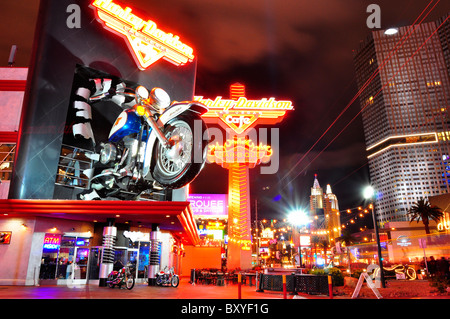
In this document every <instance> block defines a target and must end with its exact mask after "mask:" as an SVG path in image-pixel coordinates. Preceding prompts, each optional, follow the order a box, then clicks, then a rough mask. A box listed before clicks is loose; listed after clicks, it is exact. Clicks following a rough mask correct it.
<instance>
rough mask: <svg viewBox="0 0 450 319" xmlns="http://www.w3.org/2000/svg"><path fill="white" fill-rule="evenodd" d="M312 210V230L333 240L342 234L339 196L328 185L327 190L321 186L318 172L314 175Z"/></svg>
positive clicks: (311, 199) (311, 197)
mask: <svg viewBox="0 0 450 319" xmlns="http://www.w3.org/2000/svg"><path fill="white" fill-rule="evenodd" d="M310 211H311V216H312V218H313V223H312V225H311V231H312V232H313V234H315V235H318V236H320V237H324V238H327V240H328V241H329V242H333V241H334V239H335V238H337V237H340V236H341V220H340V214H339V204H338V200H337V196H336V195H335V194H333V192H332V191H331V186H330V185H327V188H326V192H325V193H324V192H323V188H322V187H320V184H319V180H318V179H317V174H315V175H314V184H313V187H311V196H310Z"/></svg>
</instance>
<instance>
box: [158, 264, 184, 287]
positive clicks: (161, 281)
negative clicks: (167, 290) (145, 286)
mask: <svg viewBox="0 0 450 319" xmlns="http://www.w3.org/2000/svg"><path fill="white" fill-rule="evenodd" d="M179 283H180V277H178V275H177V274H175V273H174V270H173V267H172V268H170V269H167V267H165V268H164V269H163V270H161V271H160V272H159V273H157V274H156V285H158V286H172V287H174V288H176V287H178V285H179Z"/></svg>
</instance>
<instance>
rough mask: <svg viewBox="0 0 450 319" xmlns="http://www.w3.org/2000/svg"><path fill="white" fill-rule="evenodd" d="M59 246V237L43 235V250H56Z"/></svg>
mask: <svg viewBox="0 0 450 319" xmlns="http://www.w3.org/2000/svg"><path fill="white" fill-rule="evenodd" d="M60 246H61V235H55V234H45V237H44V245H43V248H44V250H58V249H59V247H60Z"/></svg>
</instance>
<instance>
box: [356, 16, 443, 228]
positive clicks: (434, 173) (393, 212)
mask: <svg viewBox="0 0 450 319" xmlns="http://www.w3.org/2000/svg"><path fill="white" fill-rule="evenodd" d="M446 18H447V16H446V17H444V18H441V19H440V20H438V21H435V22H429V23H422V24H420V25H418V26H405V27H400V28H398V29H396V30H390V31H393V32H386V31H385V30H379V31H373V32H372V33H371V35H370V36H369V37H368V38H367V39H366V40H365V41H364V42H363V43H361V45H360V48H359V49H358V50H356V52H355V55H354V63H355V68H356V78H357V84H358V88H359V89H362V88H364V87H365V88H364V90H363V92H362V93H361V95H360V97H359V98H360V104H361V109H362V113H361V114H362V121H363V126H364V134H365V141H366V147H367V156H368V162H369V171H370V178H371V183H372V186H373V187H374V188H375V189H376V191H377V195H376V205H375V211H376V215H377V220H378V221H379V222H380V223H384V222H389V221H405V220H409V218H408V216H407V212H408V210H409V208H410V207H411V205H412V204H413V203H415V202H416V201H417V200H418V199H420V198H423V197H425V198H427V197H429V196H434V195H439V194H445V193H448V192H449V190H450V122H449V111H450V80H449V71H450V54H449V42H450V31H449V30H450V28H449V20H450V19H449V20H447V21H445V19H446ZM444 21H445V23H444ZM438 28H439V30H438V31H436V30H437V29H438ZM422 46H423V47H422ZM421 47H422V48H421ZM378 70H379V72H378ZM370 79H371V80H370ZM367 82H370V83H368V84H367ZM366 84H367V86H365V85H366ZM443 209H444V207H443Z"/></svg>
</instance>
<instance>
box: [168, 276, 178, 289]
mask: <svg viewBox="0 0 450 319" xmlns="http://www.w3.org/2000/svg"><path fill="white" fill-rule="evenodd" d="M170 284H171V285H172V287H173V288H177V287H178V285H179V284H180V278H179V277H178V276H173V277H172V280H171V281H170Z"/></svg>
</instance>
